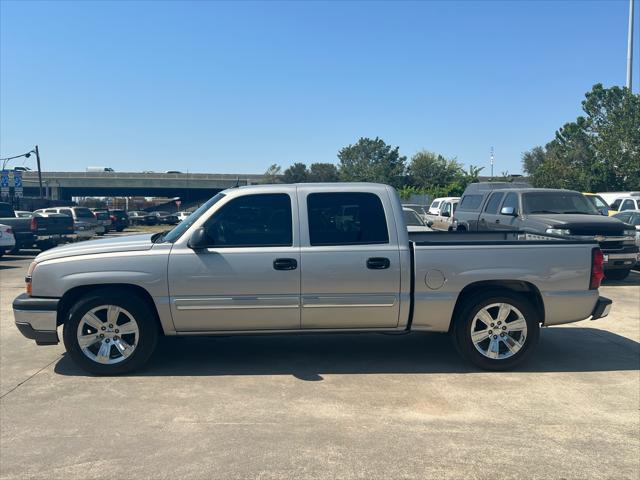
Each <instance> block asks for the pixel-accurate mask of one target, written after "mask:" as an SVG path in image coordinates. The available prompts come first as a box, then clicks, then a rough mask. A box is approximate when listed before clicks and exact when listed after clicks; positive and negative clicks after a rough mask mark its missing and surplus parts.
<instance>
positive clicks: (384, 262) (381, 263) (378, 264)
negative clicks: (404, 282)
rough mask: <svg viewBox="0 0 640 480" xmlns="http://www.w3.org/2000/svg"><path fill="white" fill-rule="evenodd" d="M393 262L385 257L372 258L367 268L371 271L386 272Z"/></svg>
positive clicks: (368, 261)
mask: <svg viewBox="0 0 640 480" xmlns="http://www.w3.org/2000/svg"><path fill="white" fill-rule="evenodd" d="M389 265H391V262H390V261H389V259H388V258H385V257H371V258H369V259H368V260H367V268H368V269H370V270H384V269H385V268H389Z"/></svg>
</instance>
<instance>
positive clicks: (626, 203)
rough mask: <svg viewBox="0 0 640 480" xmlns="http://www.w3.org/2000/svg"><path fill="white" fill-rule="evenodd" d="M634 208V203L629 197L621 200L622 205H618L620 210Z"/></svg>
mask: <svg viewBox="0 0 640 480" xmlns="http://www.w3.org/2000/svg"><path fill="white" fill-rule="evenodd" d="M635 208H636V206H635V204H634V203H633V200H631V199H627V200H625V201H624V202H622V207H620V210H621V211H622V210H634V209H635Z"/></svg>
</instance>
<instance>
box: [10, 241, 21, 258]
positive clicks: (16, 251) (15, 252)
mask: <svg viewBox="0 0 640 480" xmlns="http://www.w3.org/2000/svg"><path fill="white" fill-rule="evenodd" d="M21 248H22V245H20V244H19V243H16V244H15V246H14V247H13V248H12V249H11V250H9V253H10V254H11V255H19V254H20V249H21Z"/></svg>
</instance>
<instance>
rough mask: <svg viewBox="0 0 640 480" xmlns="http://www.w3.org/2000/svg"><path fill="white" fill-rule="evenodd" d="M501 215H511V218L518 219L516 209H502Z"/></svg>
mask: <svg viewBox="0 0 640 480" xmlns="http://www.w3.org/2000/svg"><path fill="white" fill-rule="evenodd" d="M500 215H509V216H510V217H517V216H518V214H517V213H516V209H515V208H513V207H502V208H501V209H500Z"/></svg>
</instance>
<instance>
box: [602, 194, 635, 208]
mask: <svg viewBox="0 0 640 480" xmlns="http://www.w3.org/2000/svg"><path fill="white" fill-rule="evenodd" d="M598 195H600V197H601V198H602V199H603V200H604V201H605V202H607V205H611V204H612V203H613V202H614V201H615V200H616V198H622V197H640V192H598Z"/></svg>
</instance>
